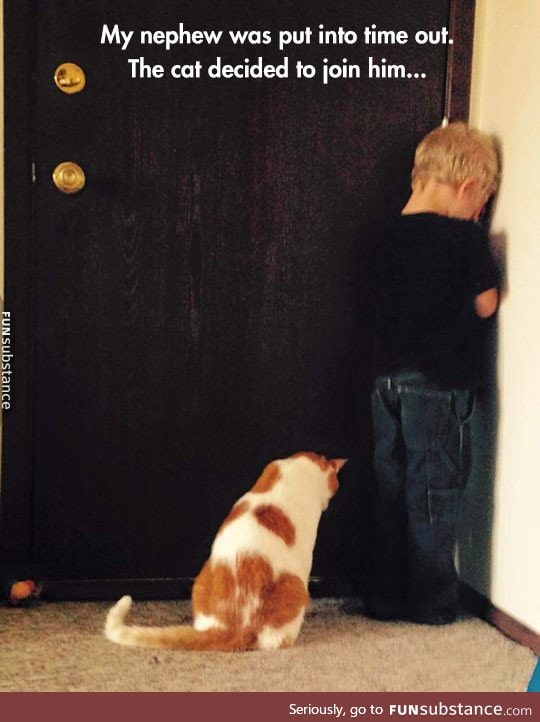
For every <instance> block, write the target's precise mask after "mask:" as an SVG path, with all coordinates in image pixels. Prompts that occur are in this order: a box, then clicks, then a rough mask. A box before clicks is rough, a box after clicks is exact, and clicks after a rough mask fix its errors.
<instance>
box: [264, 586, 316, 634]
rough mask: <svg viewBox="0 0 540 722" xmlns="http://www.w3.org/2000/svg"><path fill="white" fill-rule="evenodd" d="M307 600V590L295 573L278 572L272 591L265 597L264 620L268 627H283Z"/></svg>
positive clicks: (296, 614) (295, 615)
mask: <svg viewBox="0 0 540 722" xmlns="http://www.w3.org/2000/svg"><path fill="white" fill-rule="evenodd" d="M308 602H309V594H308V591H307V589H306V587H305V585H304V583H303V582H302V580H301V579H300V577H297V576H296V575H295V574H280V576H279V577H278V579H277V581H276V583H275V585H274V588H273V590H272V593H271V594H269V595H268V596H267V597H266V599H265V604H264V621H265V623H266V624H268V625H269V626H270V627H283V626H284V625H285V624H288V623H289V622H292V620H293V619H294V618H295V617H297V616H298V614H299V613H300V611H301V610H302V608H303V607H305V606H307V603H308Z"/></svg>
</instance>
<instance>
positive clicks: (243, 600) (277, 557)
mask: <svg viewBox="0 0 540 722" xmlns="http://www.w3.org/2000/svg"><path fill="white" fill-rule="evenodd" d="M345 462H346V459H332V460H329V461H327V460H326V459H325V458H324V456H319V455H317V454H314V453H313V452H302V453H299V454H295V455H294V456H291V457H289V458H288V459H279V460H277V461H273V462H272V463H271V464H269V465H268V466H267V467H266V468H265V469H264V471H263V473H262V475H261V476H260V478H259V479H258V481H257V483H256V484H255V486H254V487H253V488H252V489H251V490H250V491H249V492H248V493H247V494H244V496H242V497H241V498H240V499H239V500H238V501H237V503H236V504H235V505H234V506H233V508H232V510H231V512H230V514H229V516H228V517H227V518H226V519H225V521H224V522H223V524H222V525H221V527H220V529H219V531H218V533H217V535H216V538H215V540H214V543H213V545H212V551H211V554H210V558H209V559H208V561H207V562H206V563H205V564H204V566H203V568H202V570H201V572H200V573H199V575H198V577H197V578H196V579H195V582H194V585H193V590H192V595H191V602H192V610H193V627H190V626H187V625H183V626H174V627H136V626H128V625H126V624H124V619H125V617H126V615H127V613H128V611H129V609H130V607H131V597H127V596H126V597H122V599H120V601H119V602H117V603H116V605H115V606H114V607H113V608H112V609H111V610H110V611H109V614H108V616H107V622H106V624H105V634H106V636H107V637H108V638H109V639H110V640H111V641H113V642H117V643H118V644H125V645H131V646H136V647H158V648H168V649H173V648H177V649H193V650H247V649H278V648H280V647H290V646H291V645H293V644H294V642H295V641H296V638H297V637H298V634H299V632H300V627H301V626H302V622H303V620H304V613H305V610H306V607H307V604H308V602H309V594H308V586H307V585H308V579H309V573H310V571H311V564H312V558H313V548H314V546H315V540H316V536H317V527H318V525H319V520H320V517H321V514H322V512H323V511H324V510H325V509H326V508H327V507H328V503H329V501H330V499H331V498H332V496H333V495H334V494H335V493H336V491H337V489H338V486H339V484H338V479H337V473H338V472H339V470H340V469H341V467H342V466H343V465H344V464H345Z"/></svg>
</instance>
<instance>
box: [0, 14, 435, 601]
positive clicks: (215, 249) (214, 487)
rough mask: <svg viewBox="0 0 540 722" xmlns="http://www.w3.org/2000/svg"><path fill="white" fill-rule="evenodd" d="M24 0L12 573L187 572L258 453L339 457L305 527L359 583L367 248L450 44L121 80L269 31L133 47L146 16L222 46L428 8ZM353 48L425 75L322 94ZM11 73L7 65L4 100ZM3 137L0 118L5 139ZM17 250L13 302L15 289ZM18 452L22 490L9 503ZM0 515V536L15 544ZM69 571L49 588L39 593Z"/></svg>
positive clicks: (321, 564) (408, 18) (260, 460)
mask: <svg viewBox="0 0 540 722" xmlns="http://www.w3.org/2000/svg"><path fill="white" fill-rule="evenodd" d="M7 5H8V9H7V18H6V20H7V25H8V28H7V29H8V35H9V33H10V31H12V33H15V34H16V32H17V31H18V30H20V32H22V30H21V28H20V25H21V23H20V21H17V20H16V19H14V17H15V14H16V12H15V10H14V9H13V7H11V6H15V5H17V3H9V2H7ZM25 7H27V9H28V12H29V19H30V21H31V22H32V23H34V27H35V38H34V47H33V56H34V57H33V63H34V70H35V72H34V84H33V86H32V97H31V98H30V95H29V96H28V100H27V102H28V107H29V108H30V109H31V111H32V114H31V119H30V120H27V121H25V122H27V123H28V126H27V127H25V129H26V130H27V131H28V133H29V137H30V140H29V141H28V143H29V146H28V147H29V148H30V152H31V156H32V157H31V160H32V162H33V164H34V165H33V168H34V171H35V179H34V183H33V186H32V191H31V195H32V219H33V222H32V225H33V228H32V234H31V237H30V238H29V240H28V245H26V246H24V248H23V249H21V248H15V244H16V234H15V233H14V232H13V234H12V236H11V237H10V235H9V232H10V226H9V223H8V238H7V244H8V256H7V274H8V277H7V297H6V307H7V308H9V307H10V304H12V306H13V307H14V308H15V307H22V306H21V305H20V304H22V298H23V295H22V294H26V295H25V296H24V298H27V299H28V300H29V302H30V306H31V310H29V311H25V313H24V315H19V318H18V319H17V320H19V321H20V325H19V331H18V336H17V339H15V341H16V343H18V344H20V346H19V348H20V349H21V354H20V363H21V366H20V367H19V368H21V369H22V364H23V360H24V359H26V362H25V363H27V369H28V374H27V375H26V379H27V380H28V387H27V390H26V392H24V393H23V392H22V391H21V389H20V387H19V391H18V393H19V394H20V396H19V398H20V405H19V407H18V408H17V409H15V408H14V409H13V411H12V414H13V416H12V419H10V416H9V413H8V414H7V415H6V420H5V427H6V429H5V430H6V443H5V455H6V462H5V474H4V502H5V503H4V514H5V515H8V512H9V510H10V509H11V508H13V509H15V510H16V511H17V510H19V511H20V510H22V512H21V515H20V517H19V518H20V519H21V518H22V519H27V520H28V519H29V518H30V514H31V529H30V530H29V532H28V533H29V540H28V542H27V544H26V546H25V549H26V550H27V553H26V555H24V554H23V556H22V557H21V558H24V559H25V560H26V562H25V564H26V566H24V567H21V565H18V566H17V564H16V563H15V562H14V561H13V553H12V556H11V562H10V564H11V567H10V569H11V570H12V572H11V573H15V572H13V570H15V569H17V573H22V571H23V568H24V572H25V573H27V574H29V575H31V576H32V577H34V578H37V579H38V580H41V581H44V582H46V587H45V588H46V589H47V584H48V585H49V588H50V589H51V590H54V589H55V588H60V589H62V588H63V589H64V591H63V592H60V595H62V594H64V595H68V594H73V595H75V596H76V595H77V594H82V592H81V589H82V588H83V586H84V585H82V581H83V580H96V581H97V583H98V587H96V588H99V590H100V591H99V594H102V595H103V596H105V595H106V594H107V589H108V587H107V584H106V583H105V582H104V580H122V579H125V580H127V579H144V580H164V579H170V578H174V579H180V578H184V579H189V578H191V577H193V576H194V575H195V574H196V573H197V571H198V569H199V568H200V566H201V564H202V562H203V561H204V559H205V558H206V556H207V554H208V551H209V547H210V544H211V541H212V538H213V535H214V533H215V530H216V528H217V527H218V526H219V523H220V521H221V519H222V518H223V516H224V515H225V514H226V512H227V511H228V508H229V507H230V505H231V504H232V503H233V501H234V500H235V499H236V498H237V497H238V496H239V495H240V494H241V493H243V492H244V491H245V490H246V489H247V488H249V487H250V486H251V484H252V483H253V482H254V480H255V479H256V477H257V475H258V473H259V472H260V470H261V469H262V467H263V466H264V465H265V464H266V463H267V462H268V461H269V460H271V459H274V458H279V457H282V456H285V455H289V454H291V453H294V452H297V451H300V450H315V451H317V452H320V453H324V454H326V455H338V456H350V457H351V463H350V464H349V466H348V467H347V470H346V472H345V471H344V472H343V475H342V482H343V483H342V488H341V491H340V493H339V496H338V498H337V499H336V501H335V503H334V504H333V505H332V507H331V508H330V510H329V511H328V512H327V514H326V515H325V518H324V519H323V522H322V528H321V537H320V539H319V544H318V547H317V554H316V561H315V567H314V570H313V572H314V575H315V576H319V577H322V578H324V579H327V580H330V581H331V582H332V584H335V585H338V583H342V584H346V583H348V582H350V581H351V580H352V579H353V578H354V577H355V576H360V577H361V569H362V564H363V559H364V557H365V553H364V549H363V548H362V546H363V544H364V541H365V540H364V539H363V532H362V529H363V525H364V518H363V508H364V503H363V502H364V496H365V489H366V488H367V485H368V484H369V477H370V463H369V427H370V420H369V414H368V391H369V349H370V343H371V339H370V331H369V297H368V292H367V289H368V286H369V284H368V280H369V273H370V271H369V264H368V258H369V249H370V243H371V239H372V236H373V230H374V229H375V228H376V226H377V224H378V223H379V222H380V220H382V219H383V218H384V217H385V216H386V215H387V214H389V213H392V212H396V211H398V210H399V208H400V206H401V205H402V203H403V202H404V200H405V197H406V194H407V191H408V174H409V170H410V169H409V165H410V161H411V154H412V150H413V148H414V144H415V142H416V141H417V140H418V138H419V136H420V135H422V134H423V133H424V132H425V131H427V130H428V129H430V128H431V127H433V126H435V125H437V124H438V123H440V121H441V118H442V112H443V103H444V91H445V77H446V75H445V72H446V61H447V53H446V50H447V48H446V46H443V45H434V46H429V47H427V46H421V47H420V46H417V45H415V44H414V43H409V44H408V45H406V46H392V47H388V48H384V49H383V48H381V47H377V48H375V49H373V48H370V47H365V46H364V45H363V44H361V43H359V44H358V45H356V46H354V47H352V48H351V47H348V46H339V47H337V46H331V45H326V46H322V47H321V46H319V45H317V44H316V43H315V42H312V43H311V45H309V46H302V47H290V48H288V49H287V51H286V53H284V54H285V55H287V56H288V57H289V70H290V75H293V74H294V73H293V68H294V65H295V62H296V60H303V61H304V62H306V63H310V64H313V65H315V66H316V67H317V68H318V69H319V74H318V76H317V77H316V78H314V79H312V80H309V79H303V80H296V79H294V78H293V77H289V78H288V79H286V80H285V79H282V80H279V79H266V80H252V79H247V80H245V79H243V80H239V79H228V80H225V79H204V77H203V78H201V79H199V80H194V79H191V80H190V79H173V78H171V77H167V74H165V77H163V78H153V79H132V78H131V77H130V74H131V71H130V65H129V64H128V58H131V57H140V56H144V58H145V61H146V62H147V63H148V64H155V63H161V64H163V65H164V66H165V67H166V68H168V67H169V66H170V65H172V64H175V63H182V64H189V63H194V62H195V61H196V60H197V59H200V60H201V62H202V64H203V66H208V65H210V64H212V63H213V62H215V58H216V57H217V56H218V55H219V56H221V57H222V58H223V62H228V63H243V62H244V59H245V58H250V59H251V60H252V62H255V60H256V59H257V58H258V57H259V56H262V57H263V58H264V61H265V62H267V63H274V64H276V63H281V62H282V57H283V54H282V53H279V51H278V50H277V49H276V46H275V44H273V45H271V46H264V45H261V46H249V47H244V48H234V47H233V46H232V44H231V43H230V42H227V39H226V38H225V40H224V41H223V42H222V44H221V45H220V46H219V49H216V46H205V45H190V46H188V45H177V46H175V47H174V48H173V49H171V50H169V51H166V50H165V48H164V46H163V45H155V46H145V47H141V46H139V45H138V44H136V42H137V40H138V34H139V32H140V31H141V30H143V29H148V30H152V31H154V30H168V29H177V28H178V25H179V23H180V22H182V23H183V24H184V28H186V29H191V30H195V29H199V30H204V29H206V30H217V29H223V30H224V34H225V35H226V32H227V31H228V30H229V29H233V30H234V29H253V28H256V29H261V30H270V31H273V32H274V33H277V31H278V30H279V29H284V28H285V29H287V28H288V29H304V28H305V27H306V26H311V27H312V28H313V29H314V34H315V32H316V29H317V28H318V27H319V24H321V23H322V24H323V25H324V26H325V28H326V29H337V28H338V27H339V26H342V27H344V28H348V29H354V30H356V31H357V32H358V33H359V34H361V33H362V32H363V28H364V27H365V26H370V25H371V24H372V23H375V24H376V25H377V26H378V27H379V28H391V29H404V30H407V31H408V32H409V33H410V34H411V35H412V34H413V33H414V32H415V31H416V30H418V29H423V28H430V29H439V28H442V27H443V26H447V25H448V14H449V2H448V0H438V1H437V2H433V0H424V1H421V2H420V1H419V2H414V3H410V2H382V3H381V2H380V0H365V1H364V2H350V1H349V0H347V1H345V0H343V1H342V0H338V1H337V2H336V0H332V2H330V1H328V2H326V1H322V0H317V1H316V2H313V0H311V1H309V2H308V1H307V0H306V1H304V0H295V1H294V2H275V3H268V2H254V1H253V0H237V1H236V2H234V3H233V2H230V3H216V2H214V1H213V0H200V1H199V2H197V3H192V2H180V3H179V2H178V0H160V2H157V3H153V4H151V5H149V4H148V3H146V2H122V1H119V0H106V1H93V2H87V3H81V2H80V1H79V0H49V1H48V2H36V3H30V4H29V5H27V6H25ZM10 22H12V24H13V29H12V27H10ZM116 23H117V24H118V25H119V27H120V28H121V29H124V30H133V31H134V36H135V37H134V39H133V41H132V44H131V46H130V47H129V48H128V49H127V50H126V51H122V50H121V49H120V48H119V47H116V46H110V45H103V46H102V45H100V39H101V34H102V28H103V25H104V24H106V25H108V27H113V25H114V24H116ZM25 28H26V26H25ZM25 32H28V30H27V28H26V29H25ZM10 37H11V38H12V40H10V41H9V47H11V48H12V53H13V54H14V55H13V57H14V58H15V57H16V56H17V53H20V52H21V50H20V48H19V49H17V40H16V39H13V35H11V36H10ZM21 40H22V38H21ZM370 55H371V56H373V57H374V58H375V59H379V58H382V57H384V58H386V59H387V62H388V63H389V64H390V63H391V62H394V63H404V64H405V65H406V66H407V67H408V68H411V69H412V71H413V72H416V71H417V70H418V71H420V72H425V73H426V74H427V77H426V78H425V79H423V80H414V79H411V80H407V79H380V80H378V81H377V80H374V79H371V80H370V79H368V78H367V76H366V75H364V76H363V77H361V78H360V79H352V80H344V79H342V80H333V81H331V82H330V83H328V84H327V85H325V84H324V83H323V82H321V79H320V78H321V75H320V72H321V68H322V66H323V64H324V60H323V59H324V58H328V59H329V61H330V62H335V63H340V64H341V62H342V59H343V58H344V57H346V58H348V60H349V62H350V63H354V62H355V63H358V64H360V65H361V67H362V68H363V72H364V73H365V71H366V67H367V58H368V56H370ZM65 61H71V62H74V63H77V64H78V65H80V66H81V67H82V68H83V69H84V70H85V72H86V76H87V84H86V87H85V89H84V91H83V92H81V93H79V94H75V95H66V94H63V93H62V92H60V91H59V90H58V89H57V87H56V86H55V84H54V82H53V74H54V71H55V68H56V67H57V66H58V65H59V64H60V63H62V62H65ZM10 62H11V65H10ZM14 65H15V60H13V59H12V60H11V61H10V56H9V55H8V91H9V88H10V87H15V69H14ZM10 78H11V79H10ZM10 83H11V85H10ZM7 102H8V104H9V102H10V100H9V92H8V101H7ZM12 102H14V103H16V101H15V100H13V101H12ZM13 117H16V113H15V114H14V115H13ZM9 120H10V117H9V109H8V121H9ZM16 132H17V131H16V129H15V128H13V122H11V125H9V122H8V140H9V137H10V135H9V134H10V133H11V134H12V136H14V134H15V133H16ZM13 152H14V151H13ZM62 161H75V162H77V163H78V164H79V165H80V166H81V167H82V168H83V169H84V171H85V174H86V185H85V187H84V189H83V190H82V191H81V192H79V193H77V194H75V195H65V194H62V193H60V192H59V191H58V190H57V189H56V188H55V186H54V185H53V182H52V179H51V174H52V172H53V169H54V168H55V166H56V165H57V164H58V163H60V162H62ZM16 167H17V161H16V159H15V158H14V159H11V160H10V161H9V163H8V170H9V168H16ZM13 172H15V171H13ZM9 218H13V216H8V221H9ZM24 222H27V221H26V220H25V221H24ZM11 223H12V225H11V229H12V230H13V229H14V228H15V226H16V223H15V222H14V220H12V221H11ZM25 249H26V250H25ZM24 254H27V256H25V255H24ZM10 259H11V261H10ZM24 259H27V260H28V262H29V266H28V267H27V266H26V265H25V269H26V270H25V271H24V273H26V274H27V275H28V277H27V279H26V280H27V281H28V282H29V283H30V287H29V288H30V290H28V288H26V287H25V289H24V290H23V289H21V288H20V286H18V285H17V279H16V278H15V277H14V276H15V274H16V270H17V268H20V267H21V265H22V263H23V260H24ZM10 263H11V265H10ZM10 274H11V275H10ZM14 325H15V318H14ZM29 359H31V363H30V360H29ZM19 383H21V384H22V383H23V380H22V379H20V381H19ZM23 414H24V419H23ZM10 424H11V427H10ZM19 432H20V433H22V434H23V436H24V440H25V443H26V447H25V449H26V452H27V453H24V454H22V453H21V446H20V445H21V444H22V443H23V442H22V441H21V438H22V437H21V436H20V435H19V436H18V440H17V439H16V438H15V436H17V435H18V433H19ZM18 444H19V446H17V445H18ZM23 457H24V462H23V461H22V458H23ZM17 464H18V466H17ZM21 465H23V466H24V468H25V470H26V471H25V474H26V476H25V481H24V483H23V486H22V487H18V488H19V489H20V488H24V489H25V494H24V496H23V495H22V494H21V493H20V492H15V491H14V486H15V485H16V484H17V478H18V477H17V474H18V475H19V476H20V474H21V473H22V472H21V468H22V466H21ZM29 509H30V510H31V511H29ZM10 518H11V519H13V517H10ZM10 523H11V524H13V523H14V522H13V521H11V522H9V521H7V522H6V521H5V524H4V537H5V538H4V543H5V544H6V545H7V548H8V550H9V548H10V544H11V547H12V548H15V547H17V543H14V542H13V541H12V540H11V541H10V539H9V538H6V531H5V530H6V529H9V528H10V527H9V525H10ZM8 536H9V535H8ZM14 544H15V547H13V545H14ZM23 546H24V545H23ZM19 547H20V544H19ZM17 548H18V547H17ZM19 570H20V571H19ZM68 580H69V581H70V582H75V586H72V587H70V589H71V592H68V591H66V590H67V589H68V587H67V585H65V586H64V587H62V585H61V584H60V586H58V585H59V583H60V582H64V583H66V582H67V581H68ZM77 582H81V585H79V587H77ZM55 585H56V587H55ZM333 588H337V586H335V587H333ZM73 590H75V591H73ZM77 590H78V591H77Z"/></svg>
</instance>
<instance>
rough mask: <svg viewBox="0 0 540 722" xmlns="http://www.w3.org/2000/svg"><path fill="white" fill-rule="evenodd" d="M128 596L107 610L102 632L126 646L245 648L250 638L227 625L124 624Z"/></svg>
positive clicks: (128, 607) (129, 602) (204, 648)
mask: <svg viewBox="0 0 540 722" xmlns="http://www.w3.org/2000/svg"><path fill="white" fill-rule="evenodd" d="M131 601H132V600H131V597H128V596H126V597H122V599H120V600H119V601H118V602H117V603H116V604H115V605H114V607H112V608H111V609H110V610H109V613H108V615H107V621H106V622H105V636H106V637H107V639H110V640H111V642H116V643H117V644H124V645H127V646H130V647H153V648H157V649H191V650H199V651H204V650H212V651H223V652H226V651H233V650H234V651H236V650H244V649H249V648H251V647H252V646H253V642H254V640H253V639H249V638H248V637H247V635H239V634H235V633H234V632H231V631H229V630H227V629H207V630H204V631H198V630H196V629H193V627H190V626H188V625H181V626H175V627H136V626H128V625H126V624H124V619H125V618H126V616H127V614H128V612H129V610H130V608H131Z"/></svg>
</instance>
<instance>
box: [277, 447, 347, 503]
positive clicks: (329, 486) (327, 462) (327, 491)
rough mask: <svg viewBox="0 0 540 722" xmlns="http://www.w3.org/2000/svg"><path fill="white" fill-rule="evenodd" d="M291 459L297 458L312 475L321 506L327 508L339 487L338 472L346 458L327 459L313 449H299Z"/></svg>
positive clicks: (306, 471)
mask: <svg viewBox="0 0 540 722" xmlns="http://www.w3.org/2000/svg"><path fill="white" fill-rule="evenodd" d="M290 458H291V459H298V462H299V463H302V464H303V466H304V469H305V471H304V472H303V473H307V474H309V476H310V477H313V480H314V482H315V483H317V484H318V485H319V489H320V496H321V507H322V510H323V511H325V510H326V509H327V508H328V504H329V503H330V499H331V498H332V497H333V496H334V494H335V493H336V492H337V490H338V489H339V481H338V473H339V471H340V470H341V469H342V467H343V466H344V465H345V464H346V463H347V459H327V458H326V457H325V456H322V455H321V454H316V453H315V452H313V451H299V452H298V453H297V454H293V456H291V457H290Z"/></svg>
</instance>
